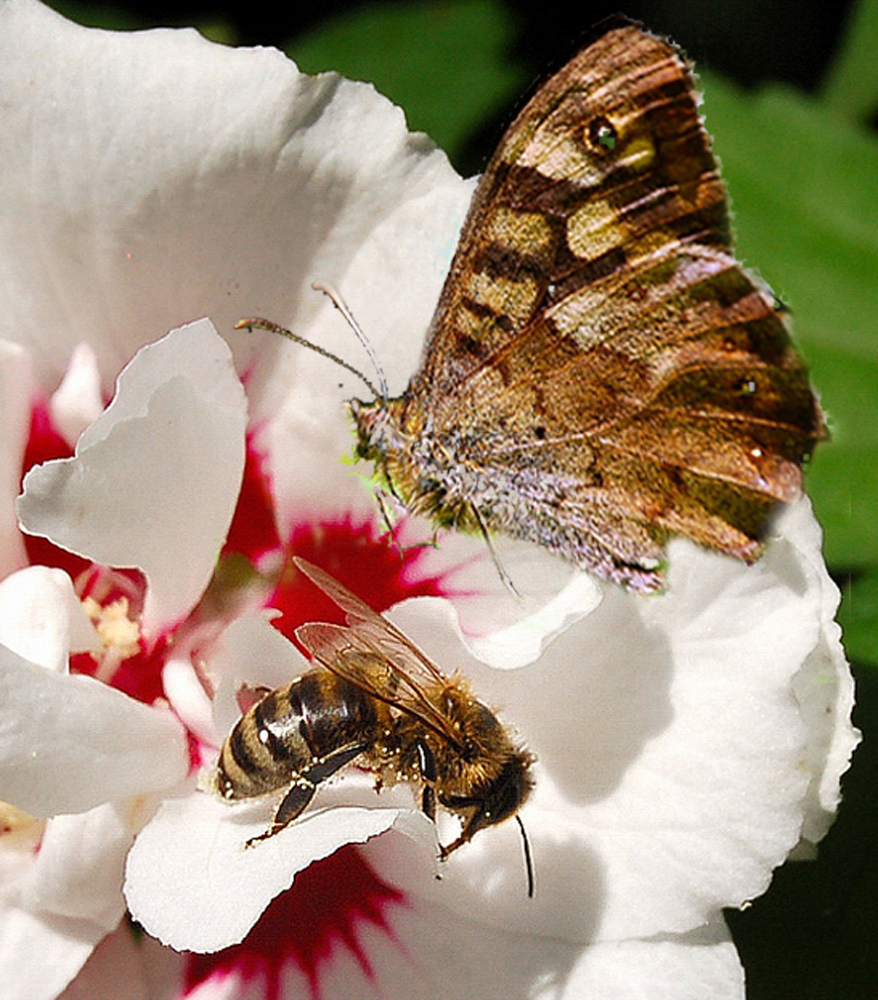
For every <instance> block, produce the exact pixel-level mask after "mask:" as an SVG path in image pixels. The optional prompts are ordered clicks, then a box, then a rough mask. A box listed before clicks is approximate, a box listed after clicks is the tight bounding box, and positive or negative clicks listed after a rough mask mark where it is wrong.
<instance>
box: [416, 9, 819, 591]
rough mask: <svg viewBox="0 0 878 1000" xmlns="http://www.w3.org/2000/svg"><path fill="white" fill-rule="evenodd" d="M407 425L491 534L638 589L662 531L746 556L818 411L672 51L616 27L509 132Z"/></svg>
mask: <svg viewBox="0 0 878 1000" xmlns="http://www.w3.org/2000/svg"><path fill="white" fill-rule="evenodd" d="M400 423H401V427H402V430H403V431H404V432H405V433H406V434H407V435H409V436H410V437H411V438H413V439H418V440H420V441H422V442H424V445H423V447H424V448H425V450H426V451H427V452H430V453H431V454H432V455H433V456H434V459H433V460H434V461H435V462H436V463H437V464H439V465H441V463H442V461H443V460H444V459H442V458H441V457H440V456H451V458H452V464H454V466H455V470H456V471H455V472H454V476H456V477H457V480H459V481H460V480H467V481H469V480H472V481H473V482H478V484H479V485H478V488H477V490H476V491H474V492H473V495H472V502H473V504H474V505H475V506H476V507H477V508H478V510H479V515H480V517H481V518H482V519H483V520H484V522H485V523H486V524H487V525H488V526H489V527H491V528H494V529H498V530H502V531H506V532H508V533H511V534H513V535H516V536H518V537H524V538H529V539H531V540H533V541H537V542H539V543H540V544H542V545H545V546H546V547H548V548H550V549H552V550H553V551H557V552H559V553H560V554H562V555H564V556H566V557H567V558H570V559H572V560H573V561H574V562H576V563H577V564H578V565H580V566H581V567H583V568H587V569H592V570H595V571H597V572H598V573H600V574H601V575H603V576H605V577H608V578H610V579H615V580H619V581H620V582H624V583H626V584H628V585H629V586H631V587H633V588H634V589H639V590H649V589H655V588H656V587H658V586H660V585H661V576H660V565H659V564H660V562H661V560H662V558H663V546H664V543H665V542H666V541H667V539H668V538H669V537H670V536H671V535H674V534H682V535H686V536H688V537H690V538H693V539H694V540H695V541H697V542H699V543H701V544H703V545H706V546H709V547H713V548H717V549H720V550H722V551H724V552H728V553H730V554H732V555H736V556H738V557H740V558H744V559H748V560H749V559H753V558H755V557H756V556H757V555H758V554H759V551H760V536H761V534H762V532H763V530H764V526H765V521H766V518H767V516H768V514H769V513H770V511H771V509H772V507H773V506H774V504H775V503H776V502H777V501H788V500H791V499H792V498H794V497H795V496H796V495H797V494H798V491H799V489H800V485H801V470H800V466H801V463H802V461H803V459H804V457H805V456H806V455H807V453H808V452H809V451H810V450H811V448H812V447H813V446H814V443H815V442H816V441H817V440H818V439H819V438H820V437H822V436H823V434H824V428H823V421H822V416H821V414H820V410H819V407H818V405H817V402H816V400H815V398H814V396H813V394H812V392H811V389H810V386H809V382H808V378H807V373H806V370H805V368H804V365H803V363H802V361H801V358H800V357H799V355H798V354H797V353H796V351H795V349H794V348H793V347H792V345H791V342H790V338H789V334H788V331H787V329H786V325H785V322H784V317H783V314H782V310H781V309H780V308H779V307H778V306H777V304H776V303H775V300H774V297H773V295H772V294H771V293H770V291H769V290H768V289H767V288H765V287H764V286H763V285H761V284H760V283H759V282H758V281H757V280H756V279H754V278H753V277H752V276H750V275H749V274H748V273H747V272H746V271H745V270H744V269H743V268H742V266H741V265H740V264H739V263H738V262H737V261H736V260H735V259H734V257H733V255H732V252H731V248H730V235H729V225H728V211H727V202H726V195H725V190H724V188H723V185H722V182H721V180H720V177H719V172H718V168H717V164H716V161H715V160H714V158H713V155H712V153H711V151H710V141H709V138H708V136H707V134H706V132H705V131H704V128H703V127H702V124H701V120H700V118H699V116H698V112H697V97H696V93H695V90H694V85H693V81H692V78H691V75H690V73H689V70H688V67H687V65H686V63H685V61H684V60H683V58H682V57H681V56H680V55H679V53H678V52H677V51H676V50H675V49H674V48H673V47H672V46H671V45H670V44H669V43H667V42H666V41H664V40H662V39H659V38H656V37H654V36H652V35H649V34H647V33H646V32H644V31H642V30H641V29H639V28H638V27H636V26H634V25H632V24H627V23H626V24H621V25H620V24H616V25H614V26H612V27H611V28H609V30H606V31H605V32H604V33H603V34H602V35H600V36H599V37H598V38H597V39H596V40H595V41H593V42H592V43H591V44H590V45H588V46H586V47H585V48H584V49H583V50H582V51H580V53H579V54H578V55H577V56H576V57H575V58H574V59H573V60H572V61H571V62H570V63H568V64H567V66H566V67H565V68H564V69H562V70H561V71H560V72H559V73H558V74H556V75H555V76H554V77H552V78H551V79H550V80H549V81H548V82H547V83H545V84H544V85H543V86H542V87H541V88H540V89H539V91H538V92H537V94H536V96H535V97H534V98H533V99H532V100H531V102H530V103H529V104H528V105H527V106H526V107H525V109H524V110H523V111H522V113H521V114H520V115H519V117H518V118H517V119H516V121H515V122H514V123H513V125H512V126H511V127H510V129H509V130H508V131H507V133H506V135H505V137H504V139H503V141H502V142H501V144H500V147H499V148H498V150H497V153H496V154H495V156H494V158H493V160H492V161H491V164H490V165H489V167H488V170H487V171H486V173H485V176H484V177H483V179H482V181H481V184H480V186H479V188H478V191H477V193H476V196H475V199H474V202H473V206H472V209H471V211H470V215H469V217H468V219H467V222H466V224H465V226H464V230H463V233H462V236H461V240H460V244H459V248H458V252H457V255H456V257H455V260H454V262H453V264H452V268H451V272H450V274H449V278H448V281H447V283H446V286H445V289H444V291H443V294H442V298H441V300H440V304H439V307H438V309H437V312H436V316H435V318H434V320H433V324H432V326H431V331H430V334H429V337H428V343H427V350H426V355H425V359H424V365H423V368H422V370H421V372H419V374H418V375H417V376H416V377H415V379H414V381H413V383H412V385H411V387H410V390H409V392H408V393H407V396H406V398H405V400H404V402H403V411H402V415H401V418H400ZM439 474H440V476H441V475H442V474H446V475H447V474H448V472H447V470H445V471H444V472H443V470H442V469H440V470H439Z"/></svg>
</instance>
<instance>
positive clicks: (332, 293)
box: [311, 281, 387, 403]
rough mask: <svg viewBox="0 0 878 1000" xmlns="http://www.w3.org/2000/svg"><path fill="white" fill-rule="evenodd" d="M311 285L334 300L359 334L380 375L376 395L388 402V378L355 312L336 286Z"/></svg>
mask: <svg viewBox="0 0 878 1000" xmlns="http://www.w3.org/2000/svg"><path fill="white" fill-rule="evenodd" d="M311 287H312V288H313V289H314V291H315V292H323V294H324V295H327V296H328V297H329V298H330V299H331V300H332V304H333V305H334V306H335V308H336V309H338V311H339V312H340V313H341V314H342V316H344V318H345V319H346V320H347V323H348V326H349V327H350V328H351V329H352V330H353V331H354V333H355V334H356V335H357V340H359V342H360V343H361V344H362V345H363V347H365V349H366V353H367V354H368V355H369V360H370V361H371V362H372V364H373V365H374V366H375V372H376V373H377V375H378V386H379V388H380V390H381V391H380V393H375V395H376V396H379V395H380V397H381V399H382V400H383V401H384V402H385V403H386V402H387V379H386V378H385V377H384V371H383V369H382V368H381V365H380V364H379V363H378V356H377V355H376V354H375V351H374V350H373V349H372V345H371V344H370V343H369V338H368V337H367V336H366V334H365V333H364V332H363V329H362V327H361V326H360V324H359V323H358V322H357V321H356V320H355V319H354V314H353V313H352V312H351V311H350V309H348V307H347V304H346V303H345V300H344V299H343V298H342V297H341V296H340V295H339V294H338V292H337V291H336V290H335V289H334V288H332V287H331V286H329V285H324V284H323V282H321V281H313V282H312V283H311ZM360 378H363V376H362V375H360ZM372 392H375V390H374V389H373V390H372Z"/></svg>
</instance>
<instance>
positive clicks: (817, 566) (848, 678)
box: [778, 498, 860, 844]
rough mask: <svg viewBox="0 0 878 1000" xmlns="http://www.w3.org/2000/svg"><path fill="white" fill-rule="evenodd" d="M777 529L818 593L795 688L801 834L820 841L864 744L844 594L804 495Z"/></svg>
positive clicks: (785, 514)
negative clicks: (842, 612)
mask: <svg viewBox="0 0 878 1000" xmlns="http://www.w3.org/2000/svg"><path fill="white" fill-rule="evenodd" d="M778 530H779V531H781V532H783V533H784V534H785V535H786V537H788V538H789V539H790V542H791V544H793V545H794V546H795V547H796V550H797V553H798V554H799V558H800V561H801V566H802V572H803V574H804V575H805V577H806V580H807V586H808V589H809V592H812V593H813V594H814V595H815V608H814V610H813V612H812V614H813V615H814V617H816V618H817V620H818V624H819V628H820V632H819V639H818V642H817V644H816V645H815V647H814V649H813V651H812V652H811V653H810V655H809V656H808V658H807V660H806V662H805V664H804V666H803V667H802V669H801V670H800V671H799V673H798V675H797V676H796V678H795V680H794V691H795V694H796V698H797V700H798V702H799V706H800V709H801V711H802V716H803V718H804V720H805V723H806V725H807V729H808V746H807V766H808V769H809V771H810V773H811V784H810V787H809V789H808V796H807V799H806V802H805V820H804V824H803V827H802V838H803V840H804V841H806V842H808V843H810V844H816V843H817V841H819V840H820V839H821V838H822V837H823V836H824V835H825V834H826V831H827V830H828V829H829V826H830V825H831V823H832V821H833V819H834V818H835V811H836V809H837V808H838V805H839V802H840V801H841V787H840V786H841V782H840V779H841V776H842V774H844V772H845V771H846V770H847V768H848V765H849V764H850V759H851V755H852V754H853V752H854V749H855V748H856V746H857V744H858V743H859V742H860V734H859V732H858V731H857V730H856V729H854V727H853V726H852V724H851V711H852V709H853V705H854V679H853V676H852V674H851V671H850V668H849V667H848V663H847V659H846V658H845V654H844V648H843V646H842V643H841V629H840V627H839V625H838V623H837V622H836V621H835V614H836V611H837V610H838V603H839V599H840V594H839V591H838V587H836V585H835V584H834V583H833V582H832V579H831V578H830V576H829V574H828V572H827V571H826V564H825V563H824V561H823V554H822V541H823V539H822V534H821V531H820V527H819V525H818V524H817V521H816V520H815V518H814V515H813V512H812V510H811V503H810V501H809V500H808V499H807V498H803V499H802V500H801V501H800V502H799V503H797V504H794V505H793V506H791V507H790V508H788V509H787V510H786V511H785V512H784V514H783V517H782V518H781V519H780V520H779V523H778Z"/></svg>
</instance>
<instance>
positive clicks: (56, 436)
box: [21, 399, 89, 580]
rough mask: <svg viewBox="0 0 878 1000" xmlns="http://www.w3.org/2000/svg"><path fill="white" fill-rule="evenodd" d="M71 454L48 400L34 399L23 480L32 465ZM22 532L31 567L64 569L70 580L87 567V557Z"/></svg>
mask: <svg viewBox="0 0 878 1000" xmlns="http://www.w3.org/2000/svg"><path fill="white" fill-rule="evenodd" d="M72 455H73V449H72V448H71V447H70V445H69V444H68V443H67V441H66V440H65V439H64V438H63V437H62V436H61V433H60V432H59V431H58V429H57V428H56V427H55V424H54V421H53V420H52V415H51V414H50V412H49V405H48V403H47V401H46V400H45V399H35V400H34V402H33V405H32V407H31V414H30V430H29V432H28V436H27V444H26V445H25V449H24V456H23V458H22V462H21V480H22V482H23V481H24V477H25V475H26V474H27V473H28V472H29V471H30V470H31V468H33V466H35V465H42V463H43V462H49V461H51V460H52V459H54V458H70V457H71V456H72ZM22 534H23V537H24V549H25V552H26V553H27V558H28V562H29V563H30V564H31V565H32V566H51V567H53V568H54V569H63V570H64V571H65V572H66V573H68V574H69V576H70V579H71V580H75V579H76V577H77V576H78V575H79V574H80V573H82V572H83V571H84V570H85V569H87V568H88V566H89V562H88V560H87V559H83V558H82V557H81V556H76V555H73V553H72V552H65V551H64V549H59V548H58V546H57V545H55V544H54V543H53V542H50V541H49V539H48V538H41V537H40V536H38V535H27V534H24V533H22Z"/></svg>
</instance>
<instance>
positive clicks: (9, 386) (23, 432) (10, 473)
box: [0, 14, 35, 576]
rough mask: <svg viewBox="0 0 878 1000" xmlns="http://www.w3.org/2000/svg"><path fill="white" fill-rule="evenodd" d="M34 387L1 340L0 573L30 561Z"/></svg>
mask: <svg viewBox="0 0 878 1000" xmlns="http://www.w3.org/2000/svg"><path fill="white" fill-rule="evenodd" d="M0 17H2V14H0ZM0 72H2V71H0ZM0 183H2V181H0ZM0 266H2V265H0ZM34 389H35V385H34V378H33V375H32V374H31V369H30V360H29V358H28V356H27V353H26V352H25V351H24V350H23V349H22V348H21V347H20V346H19V345H18V344H12V343H9V341H5V340H0V399H2V400H3V409H2V419H0V576H5V575H6V574H7V573H11V572H12V571H13V570H16V569H19V568H20V567H21V566H25V565H26V564H27V556H26V555H25V551H24V544H23V542H22V538H21V532H20V531H19V529H18V516H17V515H16V513H15V505H14V501H15V497H16V496H17V495H18V490H19V483H20V481H21V465H22V460H23V458H24V449H25V445H26V443H27V436H28V431H29V428H30V413H31V403H32V401H33V400H32V394H33V392H34Z"/></svg>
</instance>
